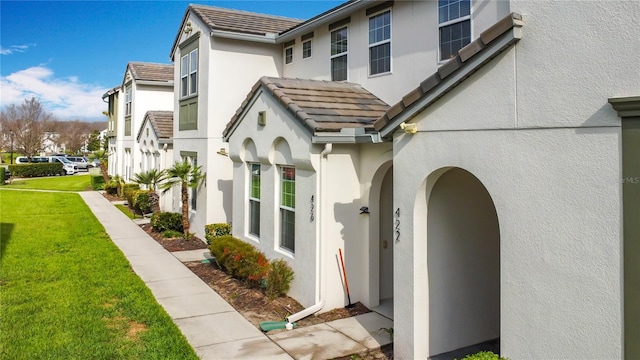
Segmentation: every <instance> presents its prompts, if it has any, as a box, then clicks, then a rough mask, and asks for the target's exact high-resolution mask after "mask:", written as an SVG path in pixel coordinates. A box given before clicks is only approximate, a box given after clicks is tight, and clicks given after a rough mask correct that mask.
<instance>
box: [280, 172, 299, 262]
mask: <svg viewBox="0 0 640 360" xmlns="http://www.w3.org/2000/svg"><path fill="white" fill-rule="evenodd" d="M295 208H296V169H295V168H293V167H288V166H283V167H281V168H280V247H281V248H283V249H286V250H288V251H290V252H292V253H294V252H295V250H296V237H295V235H296V234H295V230H296V214H295V211H296V210H295Z"/></svg>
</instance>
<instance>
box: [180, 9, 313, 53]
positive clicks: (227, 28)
mask: <svg viewBox="0 0 640 360" xmlns="http://www.w3.org/2000/svg"><path fill="white" fill-rule="evenodd" d="M190 13H191V14H193V15H194V16H197V17H198V18H199V19H200V20H201V21H202V22H203V23H204V24H205V25H206V26H207V27H208V28H209V31H214V30H218V31H224V32H230V33H238V34H247V35H257V36H262V37H267V36H272V37H273V38H275V35H277V34H279V33H281V32H283V31H285V30H287V29H290V28H292V27H294V26H296V25H298V24H300V23H301V22H302V21H303V20H301V19H292V18H287V17H283V16H275V15H267V14H260V13H253V12H249V11H242V10H233V9H225V8H219V7H214V6H206V5H196V4H189V6H188V7H187V10H186V12H185V14H184V16H183V18H182V22H181V23H180V29H179V31H178V34H177V35H176V38H175V40H174V42H173V46H172V47H171V53H170V55H169V56H170V58H172V59H173V55H174V53H175V51H176V48H177V47H178V45H179V42H180V34H181V33H182V31H183V29H184V27H185V25H186V22H187V19H188V18H189V14H190Z"/></svg>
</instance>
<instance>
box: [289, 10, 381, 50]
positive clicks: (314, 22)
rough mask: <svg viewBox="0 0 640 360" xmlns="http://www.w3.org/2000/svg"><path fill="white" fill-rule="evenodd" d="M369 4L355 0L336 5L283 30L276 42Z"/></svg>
mask: <svg viewBox="0 0 640 360" xmlns="http://www.w3.org/2000/svg"><path fill="white" fill-rule="evenodd" d="M369 5H371V4H370V3H368V1H363V0H355V1H353V2H351V3H344V4H342V5H338V6H337V7H335V8H334V9H333V10H330V11H329V12H327V13H326V14H324V15H321V16H318V17H317V18H311V19H309V20H307V21H305V22H303V23H301V24H299V25H296V26H293V27H292V28H290V29H289V30H285V31H283V32H281V33H280V34H279V35H278V38H277V42H278V43H280V42H286V41H289V40H291V39H294V38H296V37H297V36H299V35H301V34H302V33H305V32H308V31H309V28H316V27H318V26H320V25H323V24H325V23H332V22H334V21H337V20H340V19H342V18H343V17H345V16H346V15H347V14H348V13H351V12H352V11H355V10H358V9H361V8H364V7H366V6H369Z"/></svg>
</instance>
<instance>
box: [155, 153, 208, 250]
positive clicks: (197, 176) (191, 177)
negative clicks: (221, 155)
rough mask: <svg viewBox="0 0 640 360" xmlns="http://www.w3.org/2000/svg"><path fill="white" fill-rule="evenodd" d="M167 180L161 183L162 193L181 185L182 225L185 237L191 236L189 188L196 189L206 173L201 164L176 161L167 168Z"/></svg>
mask: <svg viewBox="0 0 640 360" xmlns="http://www.w3.org/2000/svg"><path fill="white" fill-rule="evenodd" d="M166 174H167V178H166V181H165V182H163V183H162V184H160V188H161V189H162V193H163V194H164V193H166V192H167V191H169V190H170V189H171V188H172V187H174V186H178V185H180V197H181V200H182V227H183V229H184V238H185V239H187V238H188V237H189V189H190V188H191V189H196V188H198V187H199V186H200V184H202V182H203V181H204V178H205V175H204V174H202V172H201V166H195V165H193V164H190V163H188V162H187V161H183V162H176V163H175V164H173V166H172V167H170V168H169V169H167V172H166Z"/></svg>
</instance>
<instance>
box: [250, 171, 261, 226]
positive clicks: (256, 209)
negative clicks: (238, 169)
mask: <svg viewBox="0 0 640 360" xmlns="http://www.w3.org/2000/svg"><path fill="white" fill-rule="evenodd" d="M249 170H250V171H251V180H250V183H249V234H251V235H255V236H257V237H260V164H249Z"/></svg>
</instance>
